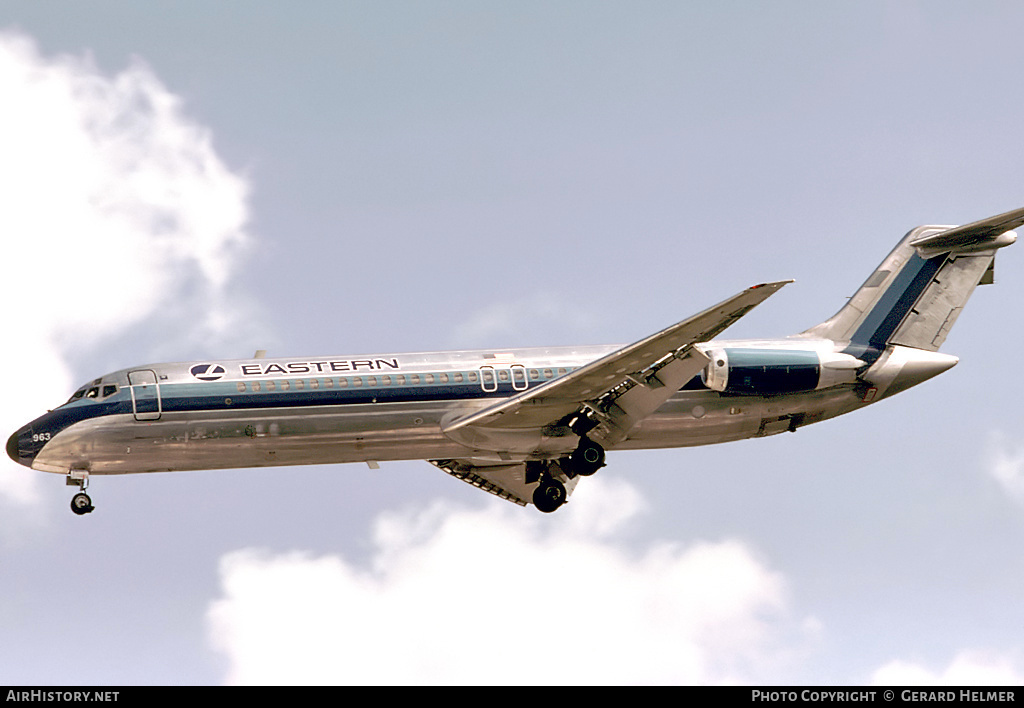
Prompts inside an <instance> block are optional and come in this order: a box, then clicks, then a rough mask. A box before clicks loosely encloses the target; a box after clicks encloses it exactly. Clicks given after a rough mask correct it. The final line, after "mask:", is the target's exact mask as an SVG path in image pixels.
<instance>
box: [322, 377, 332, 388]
mask: <svg viewBox="0 0 1024 708" xmlns="http://www.w3.org/2000/svg"><path fill="white" fill-rule="evenodd" d="M324 388H334V379H324Z"/></svg>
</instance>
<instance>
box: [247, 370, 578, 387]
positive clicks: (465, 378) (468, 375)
mask: <svg viewBox="0 0 1024 708" xmlns="http://www.w3.org/2000/svg"><path fill="white" fill-rule="evenodd" d="M528 371H529V377H530V380H531V381H545V380H548V379H552V378H554V377H555V376H562V375H563V374H565V373H566V372H567V371H569V369H567V368H565V367H558V368H550V369H529V370H528ZM495 374H497V377H498V380H499V381H503V382H507V381H510V380H511V374H510V373H509V370H508V369H497V370H496V371H495V370H490V371H489V375H491V376H494V375H495ZM479 381H480V374H479V373H478V372H476V371H454V372H443V373H436V374H435V373H430V374H383V375H381V376H348V377H346V376H342V377H339V378H336V379H335V378H324V379H275V380H261V381H249V382H248V383H246V382H245V381H239V382H238V383H237V384H236V386H237V388H238V391H239V393H245V392H246V391H251V392H254V393H255V392H263V391H308V390H317V389H334V388H362V387H364V386H365V387H366V388H376V387H378V386H407V385H409V386H418V385H421V384H427V385H429V384H435V383H436V384H449V383H455V384H461V383H478V382H479Z"/></svg>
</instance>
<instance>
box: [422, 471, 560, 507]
mask: <svg viewBox="0 0 1024 708" xmlns="http://www.w3.org/2000/svg"><path fill="white" fill-rule="evenodd" d="M430 464H432V465H434V466H435V467H437V468H439V469H442V470H444V471H445V472H447V473H448V474H450V475H451V476H452V477H455V478H456V479H461V480H462V481H463V482H467V483H468V484H472V485H473V486H474V487H476V488H478V489H482V490H484V491H485V492H490V493H491V494H493V495H494V496H496V497H501V498H502V499H505V500H506V501H510V502H512V503H513V504H518V505H519V506H526V504H527V500H529V499H532V498H533V490H534V489H536V488H537V481H536V480H534V481H533V482H527V481H526V464H525V463H523V462H517V463H512V464H482V463H480V462H478V461H474V460H430ZM578 481H579V478H574V479H566V480H565V481H564V483H563V486H564V487H565V491H566V495H567V496H568V495H571V494H572V492H573V490H574V489H575V488H576V483H577V482H578Z"/></svg>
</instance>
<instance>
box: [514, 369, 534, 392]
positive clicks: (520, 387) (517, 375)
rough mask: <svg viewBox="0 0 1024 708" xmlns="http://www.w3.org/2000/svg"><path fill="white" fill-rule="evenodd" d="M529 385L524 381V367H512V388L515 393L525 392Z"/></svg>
mask: <svg viewBox="0 0 1024 708" xmlns="http://www.w3.org/2000/svg"><path fill="white" fill-rule="evenodd" d="M529 385H530V383H529V381H527V379H526V367H525V366H523V365H522V364H513V365H512V388H513V389H514V390H516V391H525V390H526V387H527V386H529Z"/></svg>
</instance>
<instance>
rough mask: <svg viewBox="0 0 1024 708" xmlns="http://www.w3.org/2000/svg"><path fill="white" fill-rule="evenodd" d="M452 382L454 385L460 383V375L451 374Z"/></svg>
mask: <svg viewBox="0 0 1024 708" xmlns="http://www.w3.org/2000/svg"><path fill="white" fill-rule="evenodd" d="M452 380H453V381H455V383H462V374H461V373H456V374H452Z"/></svg>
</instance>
